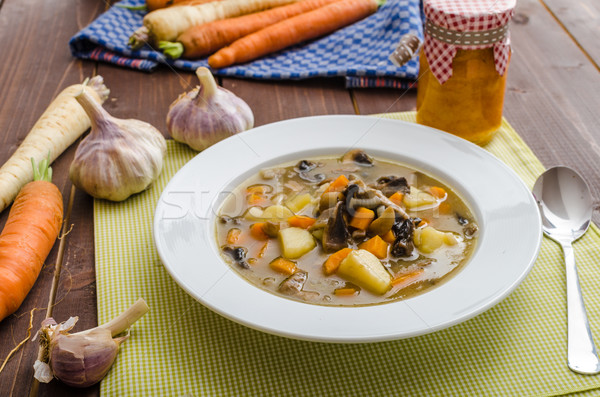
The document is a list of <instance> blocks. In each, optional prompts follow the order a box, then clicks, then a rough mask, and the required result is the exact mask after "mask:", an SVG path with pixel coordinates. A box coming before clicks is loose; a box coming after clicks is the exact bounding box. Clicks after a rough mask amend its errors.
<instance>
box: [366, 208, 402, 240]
mask: <svg viewBox="0 0 600 397" xmlns="http://www.w3.org/2000/svg"><path fill="white" fill-rule="evenodd" d="M394 223H396V211H394V209H393V208H392V207H387V208H386V209H385V210H384V211H383V212H382V213H381V215H379V217H377V219H375V220H374V221H373V222H371V224H370V225H369V229H368V230H369V233H371V234H377V235H380V236H383V235H384V234H386V233H387V232H389V231H390V230H392V226H394Z"/></svg>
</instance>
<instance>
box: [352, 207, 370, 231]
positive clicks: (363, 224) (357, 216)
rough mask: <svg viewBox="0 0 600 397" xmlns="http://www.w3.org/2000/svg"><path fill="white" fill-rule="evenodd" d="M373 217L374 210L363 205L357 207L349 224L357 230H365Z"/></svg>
mask: <svg viewBox="0 0 600 397" xmlns="http://www.w3.org/2000/svg"><path fill="white" fill-rule="evenodd" d="M374 218H375V212H373V211H372V210H370V209H368V208H365V207H358V208H357V209H356V212H355V213H354V216H353V217H352V220H351V221H350V226H352V227H354V228H356V229H359V230H367V228H368V227H369V225H370V224H371V222H372V221H373V219H374Z"/></svg>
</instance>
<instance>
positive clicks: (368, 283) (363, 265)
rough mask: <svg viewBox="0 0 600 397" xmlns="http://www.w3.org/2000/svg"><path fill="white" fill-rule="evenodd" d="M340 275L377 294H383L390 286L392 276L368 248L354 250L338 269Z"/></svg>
mask: <svg viewBox="0 0 600 397" xmlns="http://www.w3.org/2000/svg"><path fill="white" fill-rule="evenodd" d="M337 274H338V275H339V276H340V277H343V278H345V279H347V280H348V281H351V282H353V283H355V284H356V285H358V286H360V287H362V288H364V289H367V290H369V291H371V292H373V293H375V294H380V295H383V294H385V293H386V292H387V290H388V289H389V288H390V284H391V282H392V277H391V276H390V274H389V273H388V272H387V270H385V267H383V265H382V264H381V262H380V261H379V259H377V257H376V256H375V255H373V254H372V253H370V252H369V251H366V250H362V249H359V250H355V251H352V252H351V253H350V254H348V256H347V257H346V258H345V259H344V260H343V261H342V263H340V266H339V267H338V269H337Z"/></svg>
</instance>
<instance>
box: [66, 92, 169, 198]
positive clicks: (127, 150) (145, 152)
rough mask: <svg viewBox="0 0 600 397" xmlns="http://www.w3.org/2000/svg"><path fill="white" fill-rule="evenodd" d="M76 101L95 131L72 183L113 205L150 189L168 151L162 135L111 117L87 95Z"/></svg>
mask: <svg viewBox="0 0 600 397" xmlns="http://www.w3.org/2000/svg"><path fill="white" fill-rule="evenodd" d="M75 99H77V101H78V102H79V104H81V106H82V107H83V109H84V110H85V112H86V113H87V115H88V116H89V118H90V120H91V122H92V129H91V131H90V134H89V135H88V136H87V137H85V138H84V139H83V140H82V141H81V143H80V144H79V147H78V148H77V152H76V153H75V158H74V159H73V162H72V163H71V169H70V170H69V176H70V178H71V182H73V184H74V185H75V186H77V187H78V188H79V189H81V190H83V191H85V192H86V193H88V194H90V195H91V196H93V197H96V198H102V199H107V200H111V201H123V200H125V199H126V198H128V197H129V196H131V195H132V194H134V193H138V192H141V191H142V190H144V189H146V188H147V187H148V186H150V184H151V183H152V182H153V181H154V180H155V179H156V178H157V177H158V175H159V174H160V172H161V170H162V166H163V157H164V155H165V152H166V150H167V142H166V140H165V138H164V137H163V136H162V134H161V133H160V131H158V130H157V129H156V128H154V127H153V126H152V125H150V124H148V123H146V122H144V121H140V120H134V119H128V120H123V119H118V118H116V117H113V116H111V115H110V114H109V113H108V112H107V111H106V110H104V109H103V108H102V106H101V105H100V104H98V102H96V101H94V100H93V99H92V98H91V97H90V95H89V94H88V93H87V92H86V91H82V92H81V93H80V94H79V95H77V96H76V97H75Z"/></svg>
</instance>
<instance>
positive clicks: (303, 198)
mask: <svg viewBox="0 0 600 397" xmlns="http://www.w3.org/2000/svg"><path fill="white" fill-rule="evenodd" d="M312 200H313V197H312V196H311V195H310V193H299V194H297V195H295V196H294V197H292V198H291V199H289V200H288V201H287V202H286V203H285V205H286V206H287V207H288V208H289V209H291V210H292V211H294V213H297V212H300V211H302V209H303V208H304V207H306V206H307V205H308V204H310V203H311V202H312Z"/></svg>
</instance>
